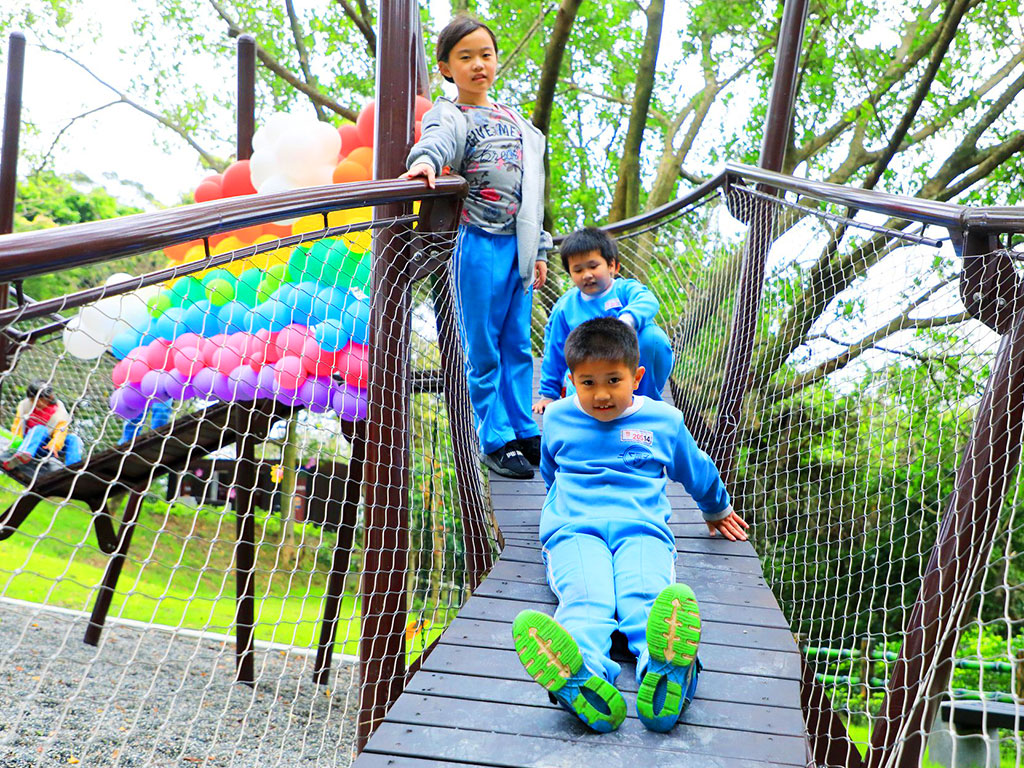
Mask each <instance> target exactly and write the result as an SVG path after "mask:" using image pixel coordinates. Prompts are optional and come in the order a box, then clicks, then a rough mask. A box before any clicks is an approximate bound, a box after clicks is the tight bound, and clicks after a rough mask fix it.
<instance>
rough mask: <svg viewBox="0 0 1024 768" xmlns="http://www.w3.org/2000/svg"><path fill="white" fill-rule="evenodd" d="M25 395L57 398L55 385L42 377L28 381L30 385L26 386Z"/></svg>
mask: <svg viewBox="0 0 1024 768" xmlns="http://www.w3.org/2000/svg"><path fill="white" fill-rule="evenodd" d="M25 397H28V398H36V397H42V398H44V399H46V400H56V399H57V396H56V395H55V394H54V392H53V387H51V386H50V385H49V384H47V383H46V382H45V381H43V380H42V379H36V380H35V381H30V382H29V383H28V385H27V386H26V387H25Z"/></svg>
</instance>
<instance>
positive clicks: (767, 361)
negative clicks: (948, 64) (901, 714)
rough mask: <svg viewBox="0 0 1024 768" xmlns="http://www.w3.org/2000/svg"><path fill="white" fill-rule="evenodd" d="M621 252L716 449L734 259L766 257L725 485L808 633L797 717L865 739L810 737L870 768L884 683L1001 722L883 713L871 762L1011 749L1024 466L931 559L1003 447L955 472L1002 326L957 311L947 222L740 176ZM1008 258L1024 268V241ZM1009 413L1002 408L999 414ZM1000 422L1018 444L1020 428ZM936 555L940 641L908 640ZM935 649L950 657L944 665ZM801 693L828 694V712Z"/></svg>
mask: <svg viewBox="0 0 1024 768" xmlns="http://www.w3.org/2000/svg"><path fill="white" fill-rule="evenodd" d="M726 202H727V204H726ZM759 217H760V221H761V222H762V226H760V227H759V226H758V224H757V222H758V219H759ZM744 222H747V223H749V226H747V224H745V223H744ZM619 246H620V249H621V251H622V268H623V274H624V275H627V276H631V277H637V278H639V279H640V280H641V281H642V282H644V283H646V284H647V285H649V286H650V287H651V288H652V289H653V290H654V291H655V293H656V294H657V296H658V298H659V299H660V302H661V309H660V313H659V315H658V317H657V322H658V323H659V325H661V326H662V328H664V329H665V330H666V332H667V333H668V335H669V337H670V338H671V340H672V345H673V351H674V354H675V362H674V368H673V372H672V377H671V380H670V382H669V384H670V389H671V394H672V396H673V398H674V400H675V404H676V405H677V406H678V407H679V408H680V409H681V410H682V411H683V412H684V414H685V416H686V419H687V423H688V425H689V427H690V429H691V431H692V432H693V433H694V436H695V437H696V439H697V441H698V444H700V445H701V446H702V447H703V448H704V449H705V450H706V451H708V452H709V453H710V454H711V455H712V456H713V457H715V458H716V459H719V460H721V459H722V456H723V455H724V454H726V453H727V452H728V451H727V446H726V445H724V440H723V437H722V435H723V432H724V427H727V426H728V419H729V416H728V414H727V413H725V412H724V411H723V402H722V400H721V393H722V390H723V386H724V384H725V381H724V379H725V376H726V371H727V369H728V357H729V348H730V344H731V343H734V341H735V340H734V339H733V338H732V336H733V330H732V329H733V318H734V312H735V311H736V308H737V305H738V304H739V303H740V302H741V301H742V298H741V297H740V296H739V295H738V286H739V284H740V282H741V280H740V276H741V269H742V264H743V260H744V259H748V260H750V259H752V258H756V257H758V256H759V255H762V256H764V258H765V259H766V262H765V279H764V292H763V297H762V300H761V305H760V310H759V312H758V314H757V320H756V327H755V331H754V337H753V346H752V353H751V362H750V366H749V391H748V392H747V394H746V396H745V397H744V398H743V400H742V402H741V404H740V408H739V418H738V424H737V425H736V427H737V443H736V449H735V458H734V461H733V462H732V464H731V471H730V472H729V475H728V479H727V483H728V486H729V491H730V493H731V494H732V495H733V499H734V503H735V505H736V506H737V508H738V509H739V510H740V511H741V513H742V514H743V515H744V517H745V518H746V519H747V520H748V521H749V522H751V524H752V528H751V532H752V538H753V541H754V544H755V547H756V548H757V550H758V552H759V554H760V555H761V557H762V566H763V570H764V574H765V578H766V580H767V582H768V584H769V585H770V586H771V588H772V590H773V591H774V593H775V595H776V596H777V598H778V600H779V603H780V605H781V607H782V609H783V611H784V613H785V615H786V616H787V618H788V619H789V621H790V623H791V627H792V631H793V632H794V634H795V635H796V637H797V639H798V642H799V645H800V648H801V653H802V655H803V657H804V661H805V664H806V666H807V672H806V673H805V674H806V675H810V681H808V680H806V679H805V691H804V694H805V697H808V698H807V701H809V703H807V704H806V707H805V709H808V710H812V711H811V712H805V714H807V715H810V714H814V715H815V716H818V715H820V717H821V719H822V722H825V721H827V719H828V718H830V717H832V716H833V713H834V714H835V716H836V717H837V718H838V720H839V722H840V723H841V724H842V727H841V728H840V730H845V731H846V732H847V733H848V734H849V739H850V740H851V741H852V742H853V743H854V745H855V748H856V750H857V752H858V753H859V754H857V755H853V754H852V752H850V753H847V752H845V751H844V750H852V749H853V748H851V747H849V746H848V745H847V742H846V740H845V739H841V738H839V737H838V736H837V737H836V742H835V744H825V745H821V744H819V747H821V748H822V749H825V750H827V751H829V753H830V757H831V758H833V762H835V764H845V765H859V764H860V762H859V761H860V759H861V758H860V755H865V756H868V753H869V744H870V743H871V741H872V737H873V736H874V737H875V738H876V739H877V738H879V737H880V734H878V733H876V731H879V730H881V728H882V726H881V723H883V722H884V714H885V711H886V710H885V709H884V706H883V703H884V702H885V700H886V696H887V695H888V696H889V707H890V708H889V710H888V712H889V714H890V716H891V715H892V711H893V710H892V706H894V705H893V702H894V701H895V702H903V701H905V704H901V706H904V707H905V709H904V711H905V712H923V711H924V709H925V705H928V712H929V713H937V712H938V711H939V706H938V705H939V704H940V703H941V702H944V701H951V702H952V703H953V706H954V707H955V706H956V705H957V704H960V705H961V706H962V707H964V706H977V707H980V709H981V712H982V714H981V717H984V718H989V717H991V718H992V720H991V722H988V721H986V722H985V723H983V726H982V727H980V728H978V729H977V730H978V732H979V733H980V735H976V736H975V737H973V738H954V732H953V731H952V730H951V728H952V726H951V725H950V724H948V723H946V722H943V721H942V720H940V719H936V720H934V722H933V721H932V720H931V719H930V718H929V719H928V721H927V722H917V723H913V724H912V725H910V726H907V725H906V724H907V722H909V721H908V720H907V719H906V718H901V719H899V720H897V721H896V725H893V724H892V723H890V724H889V730H890V731H894V729H895V728H897V727H898V728H901V729H902V730H899V731H898V732H897V733H895V734H893V733H890V744H891V748H890V749H889V750H888V752H887V753H886V756H885V758H884V762H882V761H881V760H882V758H881V752H879V750H878V748H877V747H876V752H878V754H875V755H874V756H872V757H871V759H873V760H879V762H876V763H873V764H876V765H882V764H887V765H895V764H897V763H898V762H899V761H900V760H909V761H910V762H909V763H905V764H922V763H921V761H922V760H924V761H925V762H924V763H923V764H932V763H942V764H947V765H948V764H950V763H949V760H951V759H957V754H959V759H961V760H963V759H967V760H972V759H980V760H982V761H984V760H988V762H987V763H986V764H988V765H999V764H1000V761H1001V764H1002V765H1020V764H1021V761H1022V755H1024V743H1022V740H1021V738H1020V735H1019V732H1018V731H1019V724H1020V721H1019V720H1018V721H1017V726H1016V729H1014V728H1013V727H1008V726H1006V721H1005V717H1003V718H1002V719H1000V720H998V721H997V720H996V712H997V710H999V712H1000V713H1001V714H1003V715H1005V713H1006V711H1007V710H1006V708H1007V707H1009V711H1010V713H1011V717H1012V713H1014V712H1015V713H1016V716H1017V717H1018V718H1020V717H1021V716H1024V629H1022V628H1021V617H1022V616H1024V586H1022V583H1024V557H1022V556H1021V554H1020V553H1021V552H1022V551H1024V515H1022V510H1021V504H1022V500H1021V487H1022V486H1021V474H1020V471H1019V470H1015V471H1013V472H1012V473H1011V474H1010V476H1009V478H1008V480H1007V482H1006V483H1005V486H1004V487H1005V501H1003V502H1002V504H1001V505H1000V506H999V507H998V509H997V510H996V511H995V515H994V517H993V518H992V520H990V521H989V522H987V523H984V524H982V523H975V524H973V525H967V524H964V526H963V530H960V531H958V532H957V533H956V534H955V535H952V536H947V537H946V538H945V539H944V541H946V544H947V545H949V546H953V545H954V544H956V543H957V542H958V541H960V542H966V541H967V540H968V537H969V536H971V535H972V534H976V533H978V531H979V530H982V528H980V527H979V526H982V525H984V528H983V530H984V531H985V534H984V535H980V536H976V537H975V538H976V541H974V543H972V544H970V545H969V546H968V545H966V544H964V545H963V546H962V547H960V548H959V550H958V552H957V554H956V555H955V556H953V557H952V558H951V557H950V555H949V554H948V550H943V554H942V555H941V556H933V547H935V545H936V542H937V540H939V539H940V531H942V530H943V526H944V525H945V526H946V529H948V530H951V529H952V528H953V527H954V525H955V517H954V512H953V511H952V505H953V503H954V498H955V497H956V491H957V490H958V488H959V489H960V491H961V492H963V491H964V488H965V487H966V485H967V484H968V483H969V482H970V478H971V477H975V476H980V475H981V474H982V473H983V472H984V471H985V466H986V465H987V464H988V463H989V462H990V463H991V464H992V465H996V464H997V463H998V462H999V461H1000V459H999V457H998V456H997V455H996V454H997V452H998V451H999V450H1000V449H999V448H995V449H993V450H992V451H990V453H991V456H990V458H988V459H986V460H985V462H982V463H980V464H978V463H976V464H974V465H972V467H973V468H969V469H968V472H967V474H966V475H965V477H967V478H968V480H964V479H963V478H962V479H961V481H960V482H959V484H958V481H957V472H958V467H960V465H961V461H962V459H963V457H964V454H965V450H966V448H967V445H968V441H969V438H970V436H971V432H972V428H973V426H974V422H975V418H976V416H977V415H978V413H979V408H980V404H981V401H982V395H983V392H984V390H985V387H986V383H987V382H988V381H989V377H990V374H991V373H992V371H993V368H994V366H995V364H996V352H997V350H998V348H999V344H1000V337H999V335H998V334H996V333H995V332H994V331H992V330H990V329H989V328H988V327H986V326H985V325H983V324H982V323H981V322H979V321H977V320H975V319H972V317H971V315H970V314H969V313H968V312H967V310H966V309H965V306H964V303H963V301H962V299H961V297H960V293H959V289H960V277H961V269H962V267H963V259H962V258H960V256H958V254H957V252H956V251H955V249H954V248H953V246H952V244H951V242H950V235H949V233H948V232H947V231H946V230H945V229H942V228H939V227H935V226H925V225H923V224H921V223H917V222H913V221H907V220H899V219H887V218H886V217H885V216H882V215H877V214H870V213H858V212H856V211H850V210H849V209H847V208H844V207H839V206H835V205H829V204H827V203H822V202H817V201H814V200H810V199H807V198H802V199H799V200H796V199H793V197H792V196H789V197H785V196H782V197H775V196H771V195H767V194H764V193H762V192H759V191H757V190H755V189H752V188H747V187H744V186H731V187H727V189H726V191H725V192H724V193H723V196H722V197H717V196H715V197H710V198H706V199H704V200H703V201H701V202H700V203H697V204H695V205H694V206H692V207H691V208H689V209H686V210H684V211H682V212H680V213H677V214H675V215H674V218H672V219H670V220H665V221H664V222H659V223H656V224H655V225H653V226H652V225H647V226H646V227H643V228H641V229H639V230H635V231H634V232H632V233H628V234H626V235H623V236H620V238H619ZM1003 255H1004V256H1005V255H1009V256H1010V258H1012V259H1013V260H1015V262H1019V261H1020V258H1021V250H1020V246H1019V245H1018V246H1016V247H1015V248H1011V249H1010V250H1008V251H1005V252H1004V254H1003ZM980 258H984V259H989V258H992V255H988V256H985V255H981V256H980ZM556 261H557V259H556ZM559 279H560V278H559V277H558V276H557V275H556V279H555V283H556V284H557V282H558V280H559ZM553 294H554V292H553V293H552V296H551V297H550V299H553V297H554V295H553ZM550 299H549V300H550ZM1011 394H1012V393H1011ZM1003 407H1005V408H1009V407H1010V406H1009V404H1003V405H997V407H996V410H999V409H1000V408H1003ZM1010 427H1011V428H1012V430H1013V431H1012V434H1009V435H1008V436H1007V440H1008V442H1009V443H1010V446H1009V451H1010V452H1011V455H1013V456H1015V455H1016V454H1015V453H1014V452H1018V451H1019V438H1020V434H1019V432H1020V424H1019V422H1018V423H1016V424H1015V426H1014V424H1013V423H1012V422H1011V424H1010ZM986 455H988V454H986ZM996 485H997V486H998V483H996ZM963 495H964V494H963V493H961V497H963ZM991 495H992V494H991V493H990V494H988V495H984V494H983V498H979V499H975V500H974V502H975V505H976V506H983V505H984V504H985V503H986V502H987V500H988V499H989V498H990V497H991ZM948 530H947V532H948ZM989 548H990V549H989ZM935 557H937V560H935V562H933V563H932V566H933V567H938V568H942V567H943V566H944V565H949V562H950V560H952V561H954V564H955V566H956V567H957V568H958V569H959V570H958V572H959V573H961V574H968V575H965V576H963V578H964V579H966V581H965V582H964V583H955V584H949V583H946V584H945V586H944V587H943V591H941V592H940V593H939V594H938V595H937V596H935V595H933V598H934V601H933V602H934V603H935V604H936V605H938V606H939V615H940V616H942V617H945V618H946V619H948V621H946V623H942V622H938V623H935V624H929V625H927V626H926V628H925V630H924V631H926V632H933V633H934V634H933V635H932V636H931V641H930V642H929V643H928V644H927V645H928V646H929V647H926V648H924V649H914V648H911V647H910V646H909V645H908V647H907V648H904V643H905V642H906V640H907V635H906V634H905V632H906V628H907V627H908V626H917V625H916V624H915V621H914V619H913V618H912V614H913V612H914V611H915V602H916V601H918V599H919V594H920V593H921V590H922V582H923V577H924V575H925V573H926V570H927V569H928V564H929V561H930V560H933V558H935ZM972 568H973V569H975V570H976V572H977V574H978V575H977V576H976V577H973V578H972V577H971V576H970V574H972V573H974V571H973V570H972ZM919 607H920V606H919ZM947 614H949V615H947ZM918 621H920V620H918ZM932 646H934V647H940V646H941V647H943V648H945V647H947V646H948V648H949V649H950V652H949V654H947V656H946V657H943V655H942V652H939V653H938V654H937V656H936V657H935V658H934V659H933V658H932V657H931V656H929V655H928V653H929V652H930V651H932V650H934V647H932ZM950 657H952V662H950ZM925 660H927V661H925ZM950 663H952V669H951V671H950V666H949V664H950ZM915 664H924V665H925V668H924V669H919V670H915ZM899 665H904V667H903V672H901V673H900V675H899V676H895V675H894V671H895V670H896V668H897V667H898V666H899ZM907 669H910V670H911V672H910V673H907V672H906V670H907ZM947 672H948V673H949V674H948V675H947V674H946V673H947ZM811 688H813V689H814V690H818V691H821V692H823V700H824V701H825V702H827V704H826V705H825V706H824V707H822V706H821V705H820V701H819V703H815V699H814V698H813V696H811V693H812V691H811V690H810V689H811ZM967 702H971V704H970V705H968V704H967ZM979 702H980V703H979ZM805 703H806V702H805ZM1000 708H1002V709H1000ZM986 713H987V714H986ZM813 735H814V734H812V736H813ZM922 749H923V750H925V751H924V752H923V754H922V753H921V750H922ZM837 756H838V758H839V759H838V760H835V758H836V757H837ZM819 757H820V755H819ZM865 759H868V757H865ZM829 764H832V763H831V762H830V763H829Z"/></svg>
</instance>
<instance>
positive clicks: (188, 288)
mask: <svg viewBox="0 0 1024 768" xmlns="http://www.w3.org/2000/svg"><path fill="white" fill-rule="evenodd" d="M205 298H206V288H205V286H203V284H202V283H201V282H200V281H199V280H197V279H196V278H194V277H192V275H186V276H185V277H179V278H178V279H177V280H175V281H174V282H173V283H172V284H171V305H172V306H175V307H180V306H184V305H189V304H195V303H196V302H200V301H202V300H203V299H205Z"/></svg>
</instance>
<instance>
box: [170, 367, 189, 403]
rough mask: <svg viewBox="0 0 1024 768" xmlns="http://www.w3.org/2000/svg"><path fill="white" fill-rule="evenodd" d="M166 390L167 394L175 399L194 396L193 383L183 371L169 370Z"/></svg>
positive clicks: (185, 398) (186, 398)
mask: <svg viewBox="0 0 1024 768" xmlns="http://www.w3.org/2000/svg"><path fill="white" fill-rule="evenodd" d="M164 391H165V392H167V396H168V397H170V398H172V399H174V400H188V399H189V398H190V397H194V394H193V392H192V383H191V382H190V381H189V380H188V379H187V378H185V374H183V373H182V372H181V371H168V372H167V380H166V382H165V383H164Z"/></svg>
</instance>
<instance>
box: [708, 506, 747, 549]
mask: <svg viewBox="0 0 1024 768" xmlns="http://www.w3.org/2000/svg"><path fill="white" fill-rule="evenodd" d="M729 510H730V511H729V516H728V517H723V518H722V519H721V520H705V521H704V522H705V524H706V525H707V526H708V530H709V531H711V535H712V536H714V535H715V534H716V533H720V534H722V535H723V536H724V537H725V538H727V539H728V540H729V541H746V540H747V532H746V529H747V528H749V527H750V523H748V522H747V521H746V520H744V519H743V518H742V517H740V516H739V515H738V514H736V511H735V510H733V508H732V507H731V506H730V507H729Z"/></svg>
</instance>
